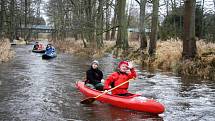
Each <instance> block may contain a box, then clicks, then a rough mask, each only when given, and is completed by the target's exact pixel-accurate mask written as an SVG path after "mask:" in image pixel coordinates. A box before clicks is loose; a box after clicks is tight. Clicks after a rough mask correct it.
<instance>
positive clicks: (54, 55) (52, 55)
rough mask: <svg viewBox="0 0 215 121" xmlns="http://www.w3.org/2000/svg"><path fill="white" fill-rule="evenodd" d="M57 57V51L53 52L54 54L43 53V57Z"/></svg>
mask: <svg viewBox="0 0 215 121" xmlns="http://www.w3.org/2000/svg"><path fill="white" fill-rule="evenodd" d="M55 57H57V54H56V53H52V54H43V55H42V59H52V58H55Z"/></svg>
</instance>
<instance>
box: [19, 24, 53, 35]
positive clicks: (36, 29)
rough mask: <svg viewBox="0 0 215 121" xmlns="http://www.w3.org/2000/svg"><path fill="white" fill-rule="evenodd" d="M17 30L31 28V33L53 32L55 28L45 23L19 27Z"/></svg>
mask: <svg viewBox="0 0 215 121" xmlns="http://www.w3.org/2000/svg"><path fill="white" fill-rule="evenodd" d="M18 30H24V31H26V30H31V31H32V33H53V32H55V29H53V27H51V26H47V25H32V26H28V27H24V26H23V27H21V28H18Z"/></svg>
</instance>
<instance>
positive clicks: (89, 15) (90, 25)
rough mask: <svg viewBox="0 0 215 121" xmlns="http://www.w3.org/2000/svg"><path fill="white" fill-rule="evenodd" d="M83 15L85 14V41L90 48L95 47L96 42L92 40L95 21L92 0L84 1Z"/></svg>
mask: <svg viewBox="0 0 215 121" xmlns="http://www.w3.org/2000/svg"><path fill="white" fill-rule="evenodd" d="M85 5H86V6H85V13H86V20H87V22H86V32H85V35H86V40H87V42H89V43H90V46H91V47H95V46H96V41H95V38H94V32H95V19H94V17H93V14H94V13H93V12H94V7H95V6H94V0H85Z"/></svg>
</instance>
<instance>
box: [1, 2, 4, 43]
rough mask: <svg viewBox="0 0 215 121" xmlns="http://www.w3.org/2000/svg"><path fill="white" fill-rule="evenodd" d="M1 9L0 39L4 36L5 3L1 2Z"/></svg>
mask: <svg viewBox="0 0 215 121" xmlns="http://www.w3.org/2000/svg"><path fill="white" fill-rule="evenodd" d="M0 3H1V7H0V8H1V9H0V39H1V37H2V36H4V33H3V32H4V23H5V1H4V0H1V1H0Z"/></svg>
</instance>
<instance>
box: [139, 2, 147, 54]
mask: <svg viewBox="0 0 215 121" xmlns="http://www.w3.org/2000/svg"><path fill="white" fill-rule="evenodd" d="M146 2H147V0H140V49H141V50H143V49H145V48H146V47H147V39H146V33H145V9H146Z"/></svg>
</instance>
